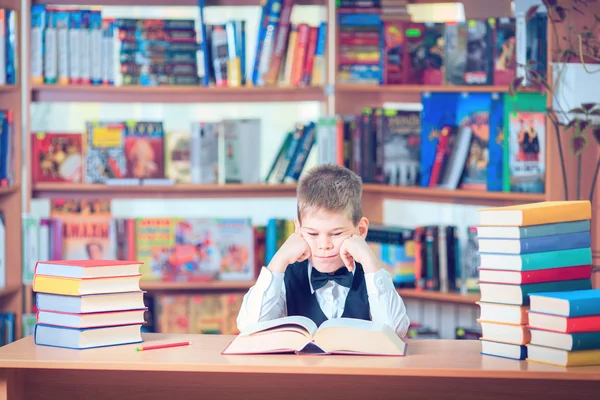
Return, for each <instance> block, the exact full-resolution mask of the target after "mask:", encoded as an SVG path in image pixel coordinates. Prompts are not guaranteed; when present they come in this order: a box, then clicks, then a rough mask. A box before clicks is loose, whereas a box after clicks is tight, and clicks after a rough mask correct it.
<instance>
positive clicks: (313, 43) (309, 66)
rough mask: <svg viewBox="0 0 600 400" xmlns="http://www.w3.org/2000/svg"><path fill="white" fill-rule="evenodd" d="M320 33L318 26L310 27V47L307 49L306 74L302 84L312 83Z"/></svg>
mask: <svg viewBox="0 0 600 400" xmlns="http://www.w3.org/2000/svg"><path fill="white" fill-rule="evenodd" d="M318 35H319V28H318V27H310V31H309V35H308V48H307V51H306V62H305V63H304V75H303V76H302V82H301V83H302V85H306V86H309V85H310V84H311V83H312V72H313V67H314V61H315V53H316V51H317V39H318Z"/></svg>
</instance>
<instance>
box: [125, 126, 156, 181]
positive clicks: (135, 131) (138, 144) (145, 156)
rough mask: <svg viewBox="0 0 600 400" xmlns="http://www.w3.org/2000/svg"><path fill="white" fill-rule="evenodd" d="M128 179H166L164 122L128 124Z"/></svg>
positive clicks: (126, 148) (126, 152)
mask: <svg viewBox="0 0 600 400" xmlns="http://www.w3.org/2000/svg"><path fill="white" fill-rule="evenodd" d="M125 158H126V160H127V175H126V177H127V178H140V179H144V178H164V176H165V155H164V130H163V125H162V122H133V123H131V124H129V123H128V127H127V133H126V134H125Z"/></svg>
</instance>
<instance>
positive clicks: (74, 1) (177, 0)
mask: <svg viewBox="0 0 600 400" xmlns="http://www.w3.org/2000/svg"><path fill="white" fill-rule="evenodd" d="M31 3H32V4H60V5H69V6H197V5H198V0H32V2H31ZM296 4H300V5H324V4H325V1H324V0H296V1H294V5H296ZM206 5H207V6H259V5H260V0H207V1H206Z"/></svg>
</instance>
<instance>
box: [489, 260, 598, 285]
mask: <svg viewBox="0 0 600 400" xmlns="http://www.w3.org/2000/svg"><path fill="white" fill-rule="evenodd" d="M479 270H480V271H482V270H485V269H483V268H480V269H479ZM502 272H506V273H510V274H515V275H516V274H518V275H520V277H521V283H520V284H521V285H527V284H530V283H542V282H556V281H571V280H576V279H589V278H590V277H591V276H592V266H591V265H580V266H576V267H565V268H549V269H540V270H536V271H502ZM480 282H488V283H508V282H504V281H501V279H497V280H483V279H480Z"/></svg>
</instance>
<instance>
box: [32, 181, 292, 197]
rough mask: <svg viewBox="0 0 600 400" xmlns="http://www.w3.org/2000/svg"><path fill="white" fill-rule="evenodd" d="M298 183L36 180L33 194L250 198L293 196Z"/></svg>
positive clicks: (50, 195) (36, 195) (44, 195)
mask: <svg viewBox="0 0 600 400" xmlns="http://www.w3.org/2000/svg"><path fill="white" fill-rule="evenodd" d="M294 196H296V185H294V184H277V185H269V184H266V183H257V184H234V183H230V184H226V185H218V184H214V185H213V184H206V185H200V184H180V185H173V186H109V185H102V184H68V183H67V184H65V183H36V184H34V185H33V197H34V198H36V197H37V198H62V197H79V198H127V199H141V198H171V199H173V198H222V197H228V198H236V197H241V198H247V197H294Z"/></svg>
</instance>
